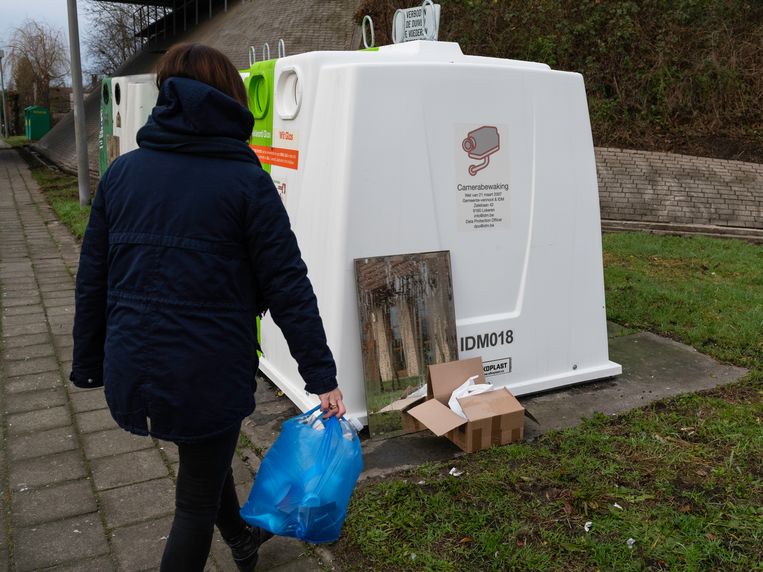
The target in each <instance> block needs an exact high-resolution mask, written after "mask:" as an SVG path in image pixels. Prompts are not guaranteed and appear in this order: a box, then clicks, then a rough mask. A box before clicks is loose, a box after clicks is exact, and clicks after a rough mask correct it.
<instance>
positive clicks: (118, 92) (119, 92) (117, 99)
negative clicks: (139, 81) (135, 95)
mask: <svg viewBox="0 0 763 572" xmlns="http://www.w3.org/2000/svg"><path fill="white" fill-rule="evenodd" d="M120 101H122V89H121V88H120V87H119V84H116V85H115V86H114V103H116V104H117V105H119V102H120Z"/></svg>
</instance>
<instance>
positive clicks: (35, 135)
mask: <svg viewBox="0 0 763 572" xmlns="http://www.w3.org/2000/svg"><path fill="white" fill-rule="evenodd" d="M24 126H25V128H26V139H27V141H36V140H37V139H42V136H43V135H45V134H46V133H47V132H48V131H50V111H49V110H48V108H47V107H42V106H40V105H30V106H29V107H27V108H25V109H24Z"/></svg>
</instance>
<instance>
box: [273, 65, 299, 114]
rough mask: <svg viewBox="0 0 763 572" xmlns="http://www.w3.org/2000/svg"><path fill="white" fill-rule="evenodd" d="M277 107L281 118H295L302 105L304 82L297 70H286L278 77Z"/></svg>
mask: <svg viewBox="0 0 763 572" xmlns="http://www.w3.org/2000/svg"><path fill="white" fill-rule="evenodd" d="M277 93H278V98H277V109H278V115H280V116H281V119H294V118H295V117H296V116H297V113H299V108H300V106H301V105H302V84H301V83H300V81H299V74H298V73H297V70H296V69H294V68H292V69H287V70H284V71H283V72H282V73H281V75H280V76H279V77H278V89H277Z"/></svg>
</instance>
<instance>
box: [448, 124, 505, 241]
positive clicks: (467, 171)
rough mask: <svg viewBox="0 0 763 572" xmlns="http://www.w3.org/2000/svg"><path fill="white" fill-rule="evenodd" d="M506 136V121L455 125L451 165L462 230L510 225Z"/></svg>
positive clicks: (500, 227)
mask: <svg viewBox="0 0 763 572" xmlns="http://www.w3.org/2000/svg"><path fill="white" fill-rule="evenodd" d="M507 136H508V129H507V127H506V126H505V125H466V124H458V125H456V126H455V145H454V147H455V149H456V151H455V153H456V156H455V162H454V167H455V182H456V197H457V200H458V209H457V212H458V226H459V230H461V231H474V230H491V229H508V228H509V226H510V206H509V175H510V170H509V154H508V150H507V149H506V148H505V147H506V143H507V141H508V140H507ZM502 145H503V147H502Z"/></svg>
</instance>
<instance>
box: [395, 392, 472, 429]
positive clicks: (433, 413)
mask: <svg viewBox="0 0 763 572" xmlns="http://www.w3.org/2000/svg"><path fill="white" fill-rule="evenodd" d="M408 414H409V415H410V416H411V417H413V418H414V419H416V420H417V421H419V422H421V424H422V425H424V426H425V427H426V428H427V429H429V430H430V431H431V432H432V433H434V434H435V435H437V436H438V437H442V436H443V435H445V433H447V432H448V431H452V430H453V429H455V428H456V427H460V426H461V425H463V424H464V423H466V419H464V418H463V417H461V416H459V415H456V414H455V413H453V412H452V411H451V410H450V408H449V407H448V406H447V405H443V404H442V403H440V402H439V401H437V400H436V399H429V400H427V401H426V402H424V403H422V404H421V405H417V406H416V407H414V408H412V409H409V410H408Z"/></svg>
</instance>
